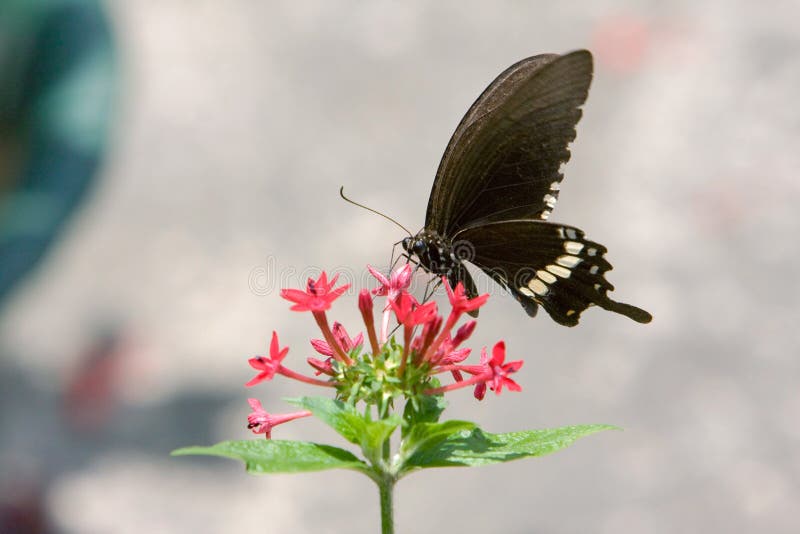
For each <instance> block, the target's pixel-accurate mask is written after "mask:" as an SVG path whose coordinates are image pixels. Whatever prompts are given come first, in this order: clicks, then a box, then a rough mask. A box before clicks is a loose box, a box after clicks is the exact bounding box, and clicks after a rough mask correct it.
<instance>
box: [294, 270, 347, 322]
mask: <svg viewBox="0 0 800 534" xmlns="http://www.w3.org/2000/svg"><path fill="white" fill-rule="evenodd" d="M338 278H339V275H336V276H334V277H333V278H331V280H330V282H329V281H328V275H327V274H325V272H324V271H323V272H322V274H320V276H319V278H318V279H317V280H314V279H312V278H309V279H308V283H307V284H306V290H305V291H301V290H299V289H282V290H281V297H283V298H285V299H286V300H288V301H290V302H294V303H295V305H294V306H292V308H291V309H292V310H293V311H311V312H324V311H325V310H327V309H329V308H330V307H331V303H332V302H333V301H334V300H336V299H337V298H339V297H340V296H341V295H342V293H344V292H345V291H347V288H349V287H350V284H345V285H343V286H341V287H337V288H336V289H333V285H334V284H335V283H336V280H337V279H338Z"/></svg>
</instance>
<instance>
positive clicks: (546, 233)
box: [456, 220, 651, 326]
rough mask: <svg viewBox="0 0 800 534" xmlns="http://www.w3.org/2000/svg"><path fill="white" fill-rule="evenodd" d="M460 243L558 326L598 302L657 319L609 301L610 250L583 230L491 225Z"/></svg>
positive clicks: (530, 223)
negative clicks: (588, 237) (608, 252)
mask: <svg viewBox="0 0 800 534" xmlns="http://www.w3.org/2000/svg"><path fill="white" fill-rule="evenodd" d="M456 243H462V245H461V246H462V247H463V248H468V246H469V247H470V248H471V249H472V250H474V257H473V258H472V259H471V260H470V261H471V262H472V263H474V264H475V265H477V266H478V267H480V268H481V269H483V270H484V271H486V272H487V273H488V274H489V275H490V276H491V277H492V278H493V279H495V281H497V282H499V283H500V284H501V285H503V286H505V287H506V288H507V289H508V290H509V291H510V292H511V293H512V294H513V295H514V296H515V297H516V298H517V300H519V301H520V303H521V304H522V305H523V307H524V308H525V309H526V311H528V313H529V314H530V315H533V314H534V313H535V312H536V306H537V305H540V306H542V307H543V308H544V309H545V310H546V311H547V313H549V314H550V316H551V317H552V318H553V319H554V320H555V321H556V322H558V323H560V324H563V325H566V326H574V325H576V324H578V320H579V319H580V314H581V312H583V311H584V310H585V309H586V308H588V307H589V306H591V305H593V304H596V305H598V306H600V307H601V308H604V309H607V310H611V311H614V312H617V313H621V314H623V315H626V316H628V317H630V318H631V319H633V320H635V321H638V322H649V321H650V320H651V316H650V314H649V313H647V312H646V311H644V310H641V309H639V308H636V307H635V306H631V305H629V304H624V303H621V302H616V301H614V300H611V299H610V298H609V297H608V294H607V293H608V292H609V291H611V290H612V289H614V286H613V285H611V283H609V282H608V280H606V279H605V273H606V272H607V271H609V270H611V264H610V263H608V261H607V260H606V259H605V258H604V254H605V252H606V248H605V247H604V246H602V245H600V244H599V243H595V242H593V241H589V240H588V239H586V238H585V236H584V234H583V232H581V231H580V230H578V229H577V228H574V227H571V226H564V225H560V224H554V223H547V222H544V221H535V220H511V221H501V222H490V223H486V224H481V225H476V226H473V227H472V228H469V229H466V230H464V231H462V232H459V233H458V234H457V236H456Z"/></svg>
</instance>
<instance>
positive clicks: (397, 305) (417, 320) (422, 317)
mask: <svg viewBox="0 0 800 534" xmlns="http://www.w3.org/2000/svg"><path fill="white" fill-rule="evenodd" d="M389 304H390V305H391V307H392V309H393V310H394V313H395V315H397V321H398V322H399V323H402V324H403V325H404V326H406V327H414V326H417V325H420V324H425V323H429V322H431V321H433V320H434V319H436V303H435V302H432V301H431V302H428V303H425V304H420V303H419V302H417V299H415V298H414V297H413V296H412V295H411V294H410V293H406V292H405V291H402V292H400V295H398V297H397V299H396V300H390V301H389Z"/></svg>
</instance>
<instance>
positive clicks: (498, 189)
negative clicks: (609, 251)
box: [403, 50, 652, 326]
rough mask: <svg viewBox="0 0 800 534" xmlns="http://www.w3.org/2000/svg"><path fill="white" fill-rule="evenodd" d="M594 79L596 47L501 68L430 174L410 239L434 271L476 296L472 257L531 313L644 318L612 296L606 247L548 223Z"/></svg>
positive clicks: (574, 320)
mask: <svg viewBox="0 0 800 534" xmlns="http://www.w3.org/2000/svg"><path fill="white" fill-rule="evenodd" d="M591 80H592V55H591V54H590V53H589V52H588V51H586V50H578V51H576V52H571V53H569V54H565V55H562V56H559V55H556V54H543V55H538V56H533V57H529V58H527V59H523V60H522V61H520V62H518V63H516V64H514V65H512V66H510V67H509V68H507V69H506V70H505V71H504V72H502V73H501V74H500V75H499V76H498V77H497V78H496V79H495V80H494V81H493V82H492V83H491V85H489V87H487V88H486V90H484V91H483V93H482V94H481V96H480V97H478V99H477V100H476V101H475V103H474V104H472V107H471V108H470V109H469V111H467V114H466V115H465V116H464V118H463V119H461V123H460V124H459V125H458V128H456V131H455V133H453V137H452V138H451V139H450V143H449V144H448V145H447V149H446V150H445V152H444V156H443V157H442V161H441V163H440V164H439V170H438V171H437V172H436V179H435V180H434V182H433V189H432V190H431V196H430V200H429V201H428V212H427V216H426V218H425V228H423V229H422V230H421V231H420V232H419V233H418V234H417V235H416V236H414V237H408V238H406V239H404V240H403V248H404V249H405V250H406V252H407V253H408V254H409V255H412V254H413V255H415V256H417V258H418V259H419V262H420V264H421V265H422V267H423V268H425V270H427V271H428V272H430V273H433V274H437V275H443V276H446V277H447V279H448V281H449V283H450V285H451V286H453V287H455V285H456V284H457V283H458V282H463V284H464V286H465V288H466V291H467V294H468V295H470V296H474V295H476V294H477V290H476V289H475V283H474V282H473V280H472V277H471V276H470V274H469V273H468V272H467V269H466V268H465V265H464V262H465V261H469V262H470V263H473V264H474V265H476V266H478V267H480V268H481V269H483V270H484V271H485V272H486V273H487V274H489V276H491V277H492V278H493V279H494V280H495V281H496V282H498V283H499V284H500V285H502V286H503V287H505V288H507V289H508V290H509V291H510V292H511V293H512V294H513V295H514V296H515V297H516V298H517V300H518V301H519V302H520V303H521V304H522V307H523V308H525V311H526V312H528V315H531V316H533V315H535V314H536V309H537V307H538V306H540V305H541V306H542V307H544V309H545V310H546V311H547V313H549V314H550V316H551V317H552V318H553V319H554V320H555V321H556V322H558V323H560V324H562V325H566V326H575V325H576V324H578V320H579V318H580V315H581V312H583V311H584V310H585V309H586V308H588V307H589V306H591V305H592V304H597V305H598V306H600V307H601V308H604V309H606V310H610V311H613V312H617V313H621V314H623V315H626V316H628V317H630V318H631V319H633V320H634V321H638V322H640V323H647V322H650V320H651V319H652V316H651V315H650V314H649V313H647V312H646V311H644V310H642V309H639V308H637V307H635V306H631V305H629V304H623V303H621V302H616V301H614V300H611V299H610V298H609V297H608V292H609V291H610V290H612V289H614V286H612V285H611V284H610V283H609V282H608V281H607V280H606V279H605V277H604V274H605V273H606V271H609V270H610V269H611V264H610V263H608V262H607V261H606V260H605V259H604V257H603V254H604V253H605V252H606V248H605V247H604V246H602V245H600V244H598V243H595V242H593V241H589V240H587V239H586V238H584V234H583V232H582V231H580V230H578V229H577V228H574V227H572V226H564V225H561V224H556V223H549V222H546V221H547V218H548V217H549V216H550V212H551V211H552V209H553V207H554V206H555V204H556V200H557V199H558V191H559V183H560V182H561V180H562V179H563V177H564V176H563V175H562V174H561V172H560V167H561V165H562V164H563V163H565V162H566V161H568V160H569V157H570V153H569V150H568V149H567V145H568V144H569V143H570V142H571V141H572V140H573V139H575V125H576V124H577V123H578V120H579V119H580V118H581V110H580V109H579V108H580V106H582V105H583V103H584V102H585V101H586V97H587V95H588V92H589V84H590V82H591Z"/></svg>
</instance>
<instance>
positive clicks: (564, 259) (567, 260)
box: [556, 255, 583, 269]
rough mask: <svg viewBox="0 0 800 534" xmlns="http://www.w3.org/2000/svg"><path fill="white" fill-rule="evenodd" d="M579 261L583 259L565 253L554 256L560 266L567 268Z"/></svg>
mask: <svg viewBox="0 0 800 534" xmlns="http://www.w3.org/2000/svg"><path fill="white" fill-rule="evenodd" d="M581 261H583V260H581V259H580V258H579V257H578V256H569V255H565V256H559V257H558V258H556V263H557V264H559V265H561V266H562V267H567V268H569V269H572V268H573V267H575V266H576V265H578V264H579V263H580V262H581Z"/></svg>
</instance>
